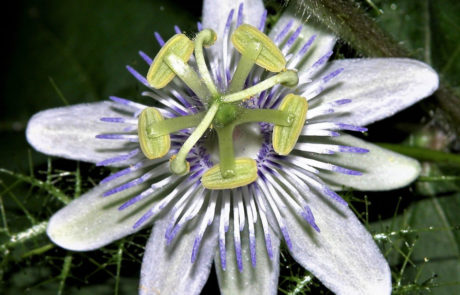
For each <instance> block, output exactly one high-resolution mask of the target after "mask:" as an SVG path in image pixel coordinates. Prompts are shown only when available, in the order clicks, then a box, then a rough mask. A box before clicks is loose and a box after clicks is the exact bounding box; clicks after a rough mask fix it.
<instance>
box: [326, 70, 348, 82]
mask: <svg viewBox="0 0 460 295" xmlns="http://www.w3.org/2000/svg"><path fill="white" fill-rule="evenodd" d="M342 72H343V68H340V69H337V70H335V71H333V72H331V73H329V74H327V75H326V76H324V77H323V81H324V83H327V82H329V81H330V80H332V79H333V78H335V77H337V76H338V75H340V73H342Z"/></svg>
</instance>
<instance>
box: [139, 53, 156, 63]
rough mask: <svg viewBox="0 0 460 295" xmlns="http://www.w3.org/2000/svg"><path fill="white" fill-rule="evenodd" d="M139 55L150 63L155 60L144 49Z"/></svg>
mask: <svg viewBox="0 0 460 295" xmlns="http://www.w3.org/2000/svg"><path fill="white" fill-rule="evenodd" d="M139 55H140V56H141V57H142V59H143V60H144V61H145V62H146V63H147V64H148V65H151V64H152V62H153V60H152V58H151V57H150V56H148V55H147V54H146V53H145V52H144V51H139Z"/></svg>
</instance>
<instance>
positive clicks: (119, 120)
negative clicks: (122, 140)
mask: <svg viewBox="0 0 460 295" xmlns="http://www.w3.org/2000/svg"><path fill="white" fill-rule="evenodd" d="M99 120H101V121H102V122H108V123H125V119H124V118H109V117H104V118H100V119H99Z"/></svg>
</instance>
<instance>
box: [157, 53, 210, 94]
mask: <svg viewBox="0 0 460 295" xmlns="http://www.w3.org/2000/svg"><path fill="white" fill-rule="evenodd" d="M165 62H166V64H167V65H168V66H169V68H170V69H171V70H172V71H173V72H174V73H175V74H176V75H177V76H178V77H179V78H180V79H181V80H182V81H183V82H184V83H185V85H187V86H188V87H189V88H190V89H192V91H193V92H195V94H196V95H197V96H198V97H199V98H200V99H201V100H202V101H207V100H208V98H209V92H208V89H207V88H206V86H204V85H203V83H202V82H201V79H200V77H198V75H197V73H196V72H195V71H194V70H193V68H192V67H190V66H189V65H188V64H186V63H185V62H184V61H183V60H182V59H180V58H179V57H178V56H177V55H175V54H169V55H168V56H167V57H166V58H165Z"/></svg>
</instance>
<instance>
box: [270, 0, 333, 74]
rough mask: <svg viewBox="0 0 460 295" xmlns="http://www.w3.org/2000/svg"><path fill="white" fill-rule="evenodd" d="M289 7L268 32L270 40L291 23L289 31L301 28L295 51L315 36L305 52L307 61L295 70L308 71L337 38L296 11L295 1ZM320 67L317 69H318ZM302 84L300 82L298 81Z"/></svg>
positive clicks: (311, 19)
mask: <svg viewBox="0 0 460 295" xmlns="http://www.w3.org/2000/svg"><path fill="white" fill-rule="evenodd" d="M289 3H290V4H289V6H288V8H287V9H286V11H285V12H283V14H282V15H281V18H280V19H279V20H278V22H277V23H276V24H275V26H274V27H273V29H272V30H271V31H270V34H269V36H270V38H272V39H273V40H274V39H275V37H276V36H277V35H278V34H279V33H280V32H281V31H282V30H283V28H284V27H285V26H286V25H287V24H288V23H289V22H291V21H292V22H293V23H292V27H291V31H295V30H296V29H297V28H298V27H299V26H302V31H301V32H300V35H299V38H298V40H299V41H296V42H298V45H297V50H300V47H302V45H303V44H304V43H306V42H307V41H308V40H309V39H310V38H311V37H312V36H313V35H316V38H315V41H314V43H313V44H312V46H311V47H310V49H309V50H308V51H307V55H306V56H307V60H306V61H305V62H303V63H302V64H301V66H300V67H298V68H297V70H299V72H301V71H303V70H307V69H309V68H310V67H311V66H312V65H313V64H314V63H315V62H316V61H317V60H318V59H319V58H320V57H322V56H323V55H324V54H326V53H327V52H329V51H331V50H332V49H333V48H334V45H335V42H336V40H337V38H336V37H335V36H334V35H333V34H332V33H331V32H330V31H329V30H328V29H327V28H325V27H324V26H323V25H321V24H320V23H318V22H316V21H315V20H314V19H313V18H308V20H307V17H306V16H305V15H303V14H302V12H301V11H298V10H297V8H296V5H295V1H290V2H289ZM319 68H320V67H318V69H319ZM300 82H301V83H302V81H300Z"/></svg>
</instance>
